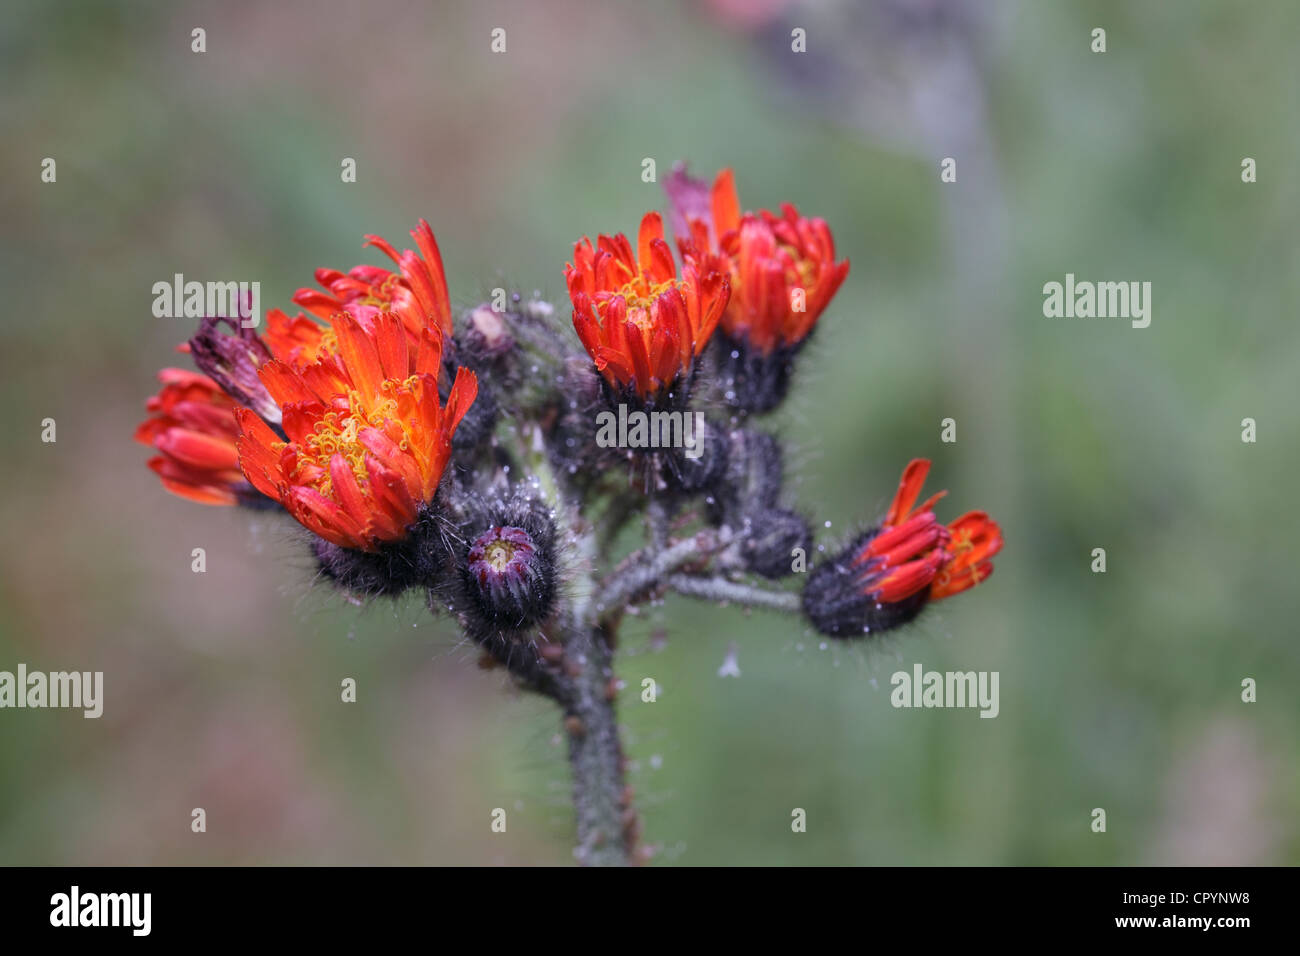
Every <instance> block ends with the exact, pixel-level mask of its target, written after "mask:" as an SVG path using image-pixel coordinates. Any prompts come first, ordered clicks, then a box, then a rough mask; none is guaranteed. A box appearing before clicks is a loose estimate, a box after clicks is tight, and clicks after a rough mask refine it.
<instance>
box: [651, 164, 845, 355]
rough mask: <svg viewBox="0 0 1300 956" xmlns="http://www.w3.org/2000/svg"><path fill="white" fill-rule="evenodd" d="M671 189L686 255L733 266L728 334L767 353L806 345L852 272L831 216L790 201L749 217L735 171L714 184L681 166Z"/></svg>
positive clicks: (671, 179)
mask: <svg viewBox="0 0 1300 956" xmlns="http://www.w3.org/2000/svg"><path fill="white" fill-rule="evenodd" d="M665 188H666V189H667V191H668V195H669V199H670V200H671V201H672V203H673V206H674V230H675V232H676V235H677V237H678V244H679V246H680V247H681V250H682V254H683V256H685V257H686V258H687V259H692V260H696V261H713V260H714V259H716V258H717V257H719V256H721V257H722V258H724V259H725V260H726V262H727V264H728V267H729V270H730V274H731V301H730V302H729V303H728V305H727V310H726V312H725V313H724V314H723V316H722V328H723V330H724V331H725V332H726V333H727V335H728V336H730V337H731V338H733V339H737V340H742V341H744V342H745V343H746V344H748V345H749V346H751V347H752V348H755V349H757V350H758V351H759V352H760V353H762V354H763V355H765V356H768V355H771V354H772V353H773V352H775V351H776V350H777V349H788V348H792V347H795V346H797V345H799V344H800V343H802V342H803V341H804V340H805V339H806V338H807V337H808V335H809V333H810V332H812V329H813V326H814V325H815V324H816V323H817V319H818V318H819V317H820V316H821V314H822V312H823V311H825V309H826V306H827V305H829V304H830V301H831V298H832V297H833V296H834V295H835V293H836V292H837V291H838V290H839V287H840V285H841V284H842V283H843V282H844V278H845V276H847V275H848V273H849V262H848V260H847V259H845V260H844V261H843V262H836V261H835V238H834V236H832V235H831V230H830V227H829V226H828V225H827V224H826V221H825V220H824V219H817V218H813V219H809V218H807V217H804V216H801V215H800V214H799V211H798V210H797V209H796V208H795V207H794V206H793V205H791V204H790V203H783V204H782V205H781V215H779V216H778V215H776V214H774V213H771V212H768V211H767V210H766V209H763V210H759V212H757V213H745V214H743V215H742V213H741V207H740V199H739V197H738V196H737V194H736V185H735V180H734V178H733V176H732V172H731V170H730V169H724V170H722V172H720V173H718V176H717V178H716V179H715V180H714V182H713V186H712V189H707V188H706V186H705V184H704V183H703V182H702V181H700V180H694V179H691V177H690V176H688V175H687V174H686V171H685V169H683V168H678V169H675V170H674V171H673V174H672V175H671V176H670V177H669V179H668V181H667V183H666V186H665ZM706 191H707V198H706Z"/></svg>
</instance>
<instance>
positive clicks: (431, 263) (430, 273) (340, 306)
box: [268, 219, 453, 343]
mask: <svg viewBox="0 0 1300 956" xmlns="http://www.w3.org/2000/svg"><path fill="white" fill-rule="evenodd" d="M411 237H412V238H413V239H414V240H415V244H416V246H417V247H418V249H419V251H418V252H417V251H415V250H412V249H406V250H404V251H402V252H400V253H399V252H398V251H397V250H396V249H394V248H393V247H392V246H391V245H390V244H389V243H388V241H387V240H385V239H382V238H380V237H379V236H366V245H370V246H377V247H378V248H379V249H380V250H381V251H382V252H384V253H385V254H386V255H387V256H388V258H390V259H392V260H393V262H395V263H396V264H397V266H398V270H399V271H398V272H390V271H389V270H387V269H381V268H379V267H378V266H357V267H356V268H355V269H353V270H352V271H351V272H348V273H346V274H345V273H342V272H339V271H338V270H337V269H317V270H316V281H317V282H319V283H320V284H321V286H322V287H324V289H325V291H324V292H322V291H320V290H319V289H299V290H298V291H297V292H295V293H294V295H293V301H294V302H296V303H297V304H298V305H300V306H302V307H303V308H304V309H306V310H307V311H308V312H310V313H311V314H312V315H315V316H317V317H318V318H321V319H324V320H326V321H329V319H330V318H331V317H332V316H333V315H334V314H335V313H337V312H350V313H351V314H352V315H353V316H355V317H356V318H358V319H363V320H365V319H371V318H373V317H374V316H376V315H378V314H379V313H380V312H396V313H397V314H398V315H399V316H401V319H402V324H403V325H404V326H405V328H406V331H407V334H408V336H409V337H410V338H411V340H412V342H413V343H418V342H419V341H420V337H421V335H422V334H423V332H424V329H425V328H426V327H428V326H431V325H433V326H437V327H438V328H439V329H440V330H441V331H442V333H443V334H444V335H446V336H450V335H451V334H452V331H453V320H452V313H451V299H450V297H449V296H448V293H447V277H446V275H444V273H443V269H442V254H441V253H440V252H439V251H438V241H437V240H436V239H435V238H434V236H433V230H432V229H430V228H429V224H428V223H427V222H425V221H424V220H423V219H421V220H420V222H419V224H418V225H417V226H416V227H415V229H414V231H412V233H411ZM268 318H269V317H268ZM280 318H281V319H282V318H284V317H283V315H282V314H281V317H280ZM299 318H300V319H303V321H306V319H305V318H303V317H302V316H299ZM285 322H287V320H285ZM285 322H281V321H280V319H277V324H278V325H280V326H281V328H282V329H283V328H284V326H285ZM291 325H295V326H296V329H289V330H286V331H296V332H298V333H306V334H309V330H307V329H306V328H305V327H304V326H302V325H301V323H299V322H297V320H294V322H293V323H291ZM322 331H325V330H323V329H322Z"/></svg>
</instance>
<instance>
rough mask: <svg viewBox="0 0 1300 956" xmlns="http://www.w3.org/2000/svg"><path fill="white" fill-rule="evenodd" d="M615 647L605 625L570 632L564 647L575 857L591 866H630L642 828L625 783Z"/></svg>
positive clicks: (566, 726) (566, 717)
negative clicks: (575, 823) (575, 825)
mask: <svg viewBox="0 0 1300 956" xmlns="http://www.w3.org/2000/svg"><path fill="white" fill-rule="evenodd" d="M611 645H612V634H611V633H610V632H608V631H607V630H606V629H605V628H603V627H600V626H594V627H586V628H583V629H582V630H580V631H578V632H575V633H574V634H571V635H570V636H569V639H568V641H567V642H566V644H565V656H566V658H567V660H568V662H569V664H570V673H571V675H572V683H571V684H570V696H569V698H568V699H567V700H566V701H565V702H564V704H565V730H566V731H567V732H568V735H569V763H570V765H571V766H572V767H573V803H574V809H575V810H576V812H577V818H578V846H577V849H576V850H575V851H574V855H575V856H576V857H577V858H578V860H579V861H580V862H581V863H584V864H587V865H589V866H623V865H626V864H628V863H630V862H631V859H632V854H633V851H634V849H635V847H636V838H637V835H638V830H639V821H638V819H637V816H636V811H635V810H634V809H633V808H632V805H631V804H632V800H631V791H630V790H628V789H627V788H626V786H625V784H624V782H623V779H624V774H623V772H624V758H623V747H622V745H621V743H620V742H619V737H618V724H617V721H616V718H615V713H614V687H615V684H614V668H613V664H612V661H611V658H612V646H611Z"/></svg>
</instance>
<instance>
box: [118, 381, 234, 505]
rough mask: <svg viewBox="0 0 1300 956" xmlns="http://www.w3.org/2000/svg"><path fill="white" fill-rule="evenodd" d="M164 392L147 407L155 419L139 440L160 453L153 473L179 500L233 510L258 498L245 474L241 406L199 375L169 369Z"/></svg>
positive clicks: (137, 436)
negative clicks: (238, 443) (239, 440)
mask: <svg viewBox="0 0 1300 956" xmlns="http://www.w3.org/2000/svg"><path fill="white" fill-rule="evenodd" d="M158 380H159V381H160V382H162V389H161V390H160V391H159V392H158V394H157V395H155V396H153V397H152V398H150V399H149V401H148V402H147V403H146V405H145V407H146V408H147V409H148V411H149V418H147V419H146V420H145V421H143V422H141V423H140V426H139V427H138V428H137V429H136V430H135V440H136V441H138V442H140V443H141V444H142V445H148V446H150V447H151V448H154V449H156V450H157V451H158V453H159V454H158V455H156V456H155V457H153V458H150V459H149V467H150V468H152V469H153V470H154V471H155V472H156V473H157V474H158V477H159V478H161V479H162V483H163V487H165V488H166V489H167V490H168V491H170V492H172V493H173V494H176V495H180V496H181V497H182V498H188V499H190V500H191V501H198V502H201V503H203V504H206V505H233V504H238V503H239V502H240V501H241V500H246V499H248V498H250V497H256V493H255V492H254V491H253V489H252V487H250V486H249V484H248V482H246V481H245V480H244V476H243V473H242V472H241V471H240V470H239V454H238V452H237V451H236V449H235V437H236V435H238V433H239V428H238V426H237V425H236V423H235V408H236V405H235V401H234V399H232V398H231V397H230V396H229V395H227V394H226V393H225V391H223V390H222V388H221V386H220V385H218V384H217V383H216V382H214V381H213V380H212V379H210V378H208V377H207V376H206V375H200V374H199V373H198V372H191V371H188V370H186V369H182V368H165V369H163V370H162V371H160V372H159V373H158Z"/></svg>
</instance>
